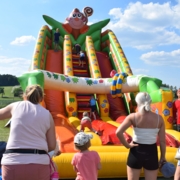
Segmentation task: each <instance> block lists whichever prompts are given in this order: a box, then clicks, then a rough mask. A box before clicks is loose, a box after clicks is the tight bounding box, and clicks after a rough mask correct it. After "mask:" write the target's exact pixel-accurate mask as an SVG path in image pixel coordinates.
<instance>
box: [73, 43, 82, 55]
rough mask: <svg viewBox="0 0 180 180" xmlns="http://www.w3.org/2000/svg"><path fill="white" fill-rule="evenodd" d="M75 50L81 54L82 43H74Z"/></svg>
mask: <svg viewBox="0 0 180 180" xmlns="http://www.w3.org/2000/svg"><path fill="white" fill-rule="evenodd" d="M74 50H75V52H76V55H79V54H80V51H81V46H80V44H77V43H76V44H75V45H74Z"/></svg>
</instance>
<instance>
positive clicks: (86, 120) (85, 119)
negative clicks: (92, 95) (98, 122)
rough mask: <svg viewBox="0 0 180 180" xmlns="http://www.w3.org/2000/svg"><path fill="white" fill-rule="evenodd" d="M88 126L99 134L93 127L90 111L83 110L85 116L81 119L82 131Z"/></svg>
mask: <svg viewBox="0 0 180 180" xmlns="http://www.w3.org/2000/svg"><path fill="white" fill-rule="evenodd" d="M85 127H88V128H89V129H90V130H91V131H93V132H94V133H96V134H98V132H97V131H96V130H95V129H93V128H92V123H91V118H90V117H89V114H88V112H83V118H82V119H81V129H80V131H84V128H85Z"/></svg>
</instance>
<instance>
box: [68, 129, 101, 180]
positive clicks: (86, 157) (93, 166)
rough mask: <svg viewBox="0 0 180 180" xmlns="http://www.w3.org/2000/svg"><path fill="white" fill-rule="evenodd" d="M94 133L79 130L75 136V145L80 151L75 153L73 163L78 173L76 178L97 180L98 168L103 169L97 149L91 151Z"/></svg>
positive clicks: (79, 179)
mask: <svg viewBox="0 0 180 180" xmlns="http://www.w3.org/2000/svg"><path fill="white" fill-rule="evenodd" d="M92 138H93V135H92V134H85V133H84V132H79V133H78V134H76V135H75V137H74V145H75V148H76V149H77V150H79V152H77V153H75V154H74V156H73V159H72V161H71V164H72V165H73V169H74V170H75V171H76V173H77V177H76V180H87V179H91V180H97V177H98V170H99V169H101V163H100V157H99V155H98V153H97V152H96V151H89V150H88V148H89V147H90V146H91V142H90V139H92Z"/></svg>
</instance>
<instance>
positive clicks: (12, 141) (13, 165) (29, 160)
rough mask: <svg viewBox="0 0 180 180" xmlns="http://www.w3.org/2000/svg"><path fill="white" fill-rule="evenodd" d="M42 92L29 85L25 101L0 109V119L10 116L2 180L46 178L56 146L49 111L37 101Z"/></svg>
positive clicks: (47, 178) (36, 86) (43, 179)
mask: <svg viewBox="0 0 180 180" xmlns="http://www.w3.org/2000/svg"><path fill="white" fill-rule="evenodd" d="M42 100H43V91H42V89H41V87H40V86H39V85H31V86H28V87H27V88H26V90H25V93H24V101H19V102H15V103H12V104H10V105H8V106H6V107H5V108H2V109H0V120H2V119H7V118H11V128H10V135H9V139H8V142H7V146H6V151H5V153H4V154H3V158H2V162H1V164H2V179H3V180H11V179H13V180H20V179H24V180H25V179H26V180H49V179H50V165H49V164H50V158H49V156H48V155H47V153H48V152H49V151H52V150H54V149H55V147H56V137H55V127H54V121H53V118H52V116H51V114H50V112H49V111H48V110H46V109H45V108H44V107H42V106H41V105H40V104H39V103H40V102H41V101H42Z"/></svg>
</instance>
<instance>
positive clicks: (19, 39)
mask: <svg viewBox="0 0 180 180" xmlns="http://www.w3.org/2000/svg"><path fill="white" fill-rule="evenodd" d="M35 40H36V38H35V37H33V36H21V37H17V38H16V39H15V40H14V41H12V42H11V43H10V44H11V45H17V46H24V45H27V44H29V43H30V42H32V41H35Z"/></svg>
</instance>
